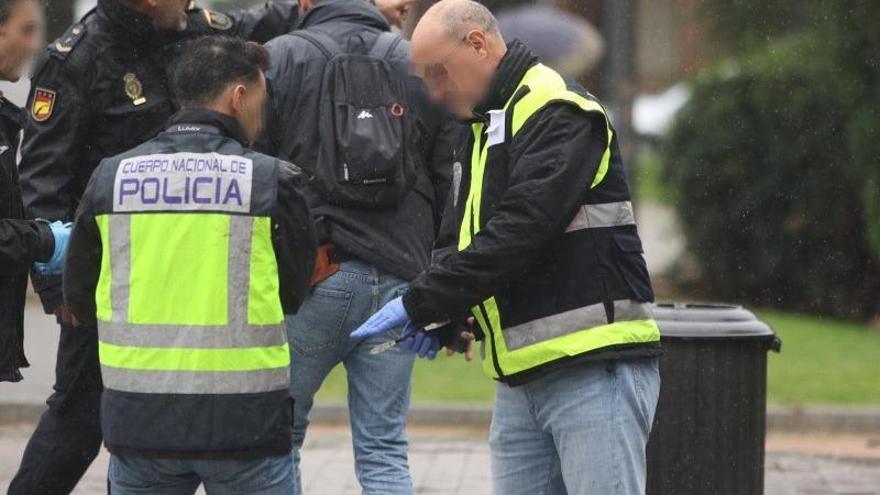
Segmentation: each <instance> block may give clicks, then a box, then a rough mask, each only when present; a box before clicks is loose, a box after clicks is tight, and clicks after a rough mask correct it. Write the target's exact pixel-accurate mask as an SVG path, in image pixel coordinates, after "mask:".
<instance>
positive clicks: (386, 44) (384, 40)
mask: <svg viewBox="0 0 880 495" xmlns="http://www.w3.org/2000/svg"><path fill="white" fill-rule="evenodd" d="M401 41H403V38H401V37H400V36H398V35H397V34H395V33H393V32H391V31H383V32H382V33H381V34H379V36H378V37H376V42H375V43H373V48H371V49H370V56H371V57H374V58H380V59H382V60H388V59H389V58H390V57H391V55H392V54H393V53H394V51H395V50H396V49H397V45H399V44H400V42H401Z"/></svg>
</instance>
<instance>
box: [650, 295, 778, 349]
mask: <svg viewBox="0 0 880 495" xmlns="http://www.w3.org/2000/svg"><path fill="white" fill-rule="evenodd" d="M652 310H653V312H654V319H655V320H656V321H657V326H658V327H660V336H661V338H662V339H663V340H670V339H671V340H703V339H753V340H761V341H767V342H771V343H772V342H776V341H778V339H777V338H776V334H775V333H773V330H772V329H771V328H770V326H769V325H767V324H766V323H764V322H762V321H761V320H759V319H758V318H757V317H756V316H755V314H754V313H752V312H751V311H749V310H747V309H745V308H743V307H742V306H736V305H731V304H673V303H661V304H654V305H653V307H652Z"/></svg>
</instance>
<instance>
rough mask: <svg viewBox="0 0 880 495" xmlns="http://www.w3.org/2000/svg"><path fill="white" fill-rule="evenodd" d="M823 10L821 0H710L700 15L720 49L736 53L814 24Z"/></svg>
mask: <svg viewBox="0 0 880 495" xmlns="http://www.w3.org/2000/svg"><path fill="white" fill-rule="evenodd" d="M825 3H827V2H825ZM824 10H825V9H824V8H823V2H822V1H821V0H709V1H706V2H704V3H703V4H702V6H701V12H700V14H702V17H703V18H704V19H705V20H706V21H707V23H708V27H709V29H710V30H711V31H712V35H713V41H715V42H716V43H718V44H719V45H720V48H721V49H722V51H729V52H733V53H736V52H741V51H743V50H748V49H751V48H754V47H756V46H761V45H763V44H765V43H766V42H767V40H768V39H770V38H772V37H777V36H780V35H788V34H790V33H793V32H798V31H801V30H803V29H806V28H809V27H810V26H814V25H815V24H816V23H818V22H820V19H821V18H822V11H824Z"/></svg>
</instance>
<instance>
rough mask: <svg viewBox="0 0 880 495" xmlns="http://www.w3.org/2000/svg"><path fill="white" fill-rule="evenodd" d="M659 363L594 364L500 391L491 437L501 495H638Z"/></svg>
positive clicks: (640, 494)
mask: <svg viewBox="0 0 880 495" xmlns="http://www.w3.org/2000/svg"><path fill="white" fill-rule="evenodd" d="M659 394H660V373H659V368H658V359H657V358H648V359H638V360H632V361H597V362H595V363H585V364H583V365H576V366H573V367H571V368H568V369H561V370H558V371H556V372H553V373H550V374H548V375H546V376H543V377H541V378H539V379H537V380H535V381H533V382H529V383H527V384H525V385H523V386H520V387H509V386H507V385H504V384H501V383H499V384H498V386H497V390H496V396H495V413H494V415H493V417H492V427H491V431H490V433H489V445H490V447H491V451H492V482H493V488H494V493H496V494H498V495H520V494H521V495H566V494H567V495H643V494H644V493H645V471H646V464H645V445H646V444H647V442H648V434H649V433H650V431H651V424H652V423H653V421H654V411H655V409H656V407H657V398H658V396H659Z"/></svg>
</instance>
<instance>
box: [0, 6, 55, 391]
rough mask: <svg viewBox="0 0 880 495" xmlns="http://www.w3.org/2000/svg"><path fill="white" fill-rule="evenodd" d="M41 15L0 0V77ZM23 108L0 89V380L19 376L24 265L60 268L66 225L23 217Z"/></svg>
mask: <svg viewBox="0 0 880 495" xmlns="http://www.w3.org/2000/svg"><path fill="white" fill-rule="evenodd" d="M42 24H43V18H42V13H41V12H40V7H39V5H38V4H37V2H36V1H34V0H0V80H3V81H13V82H14V81H18V79H19V78H20V77H21V71H22V68H23V66H24V64H25V63H26V62H27V60H28V59H29V58H31V57H32V56H34V55H35V54H36V53H37V52H38V51H39V49H40V30H41V28H42ZM24 119H25V115H24V113H23V110H22V109H21V108H19V107H17V106H15V105H14V104H13V103H12V102H11V101H9V100H8V99H6V97H4V96H3V95H2V93H0V382H4V381H10V382H17V381H19V380H21V378H22V377H21V373H20V372H19V368H25V367H27V366H28V362H27V359H26V358H25V356H24V346H23V340H24V327H23V322H24V305H25V296H26V292H27V272H28V268H30V267H31V265H32V264H33V263H34V262H35V261H37V262H41V263H40V265H39V267H40V268H41V271H43V272H47V273H48V272H60V271H61V262H62V260H63V255H64V248H65V245H66V242H67V236H68V234H69V230H70V228H69V226H65V225H63V224H62V223H61V222H54V223H52V224H50V223H49V222H47V221H34V220H24V218H25V217H24V208H23V206H22V202H21V189H20V188H19V185H18V164H17V162H16V156H17V155H18V142H19V133H20V132H21V127H22V125H23V123H24Z"/></svg>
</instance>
